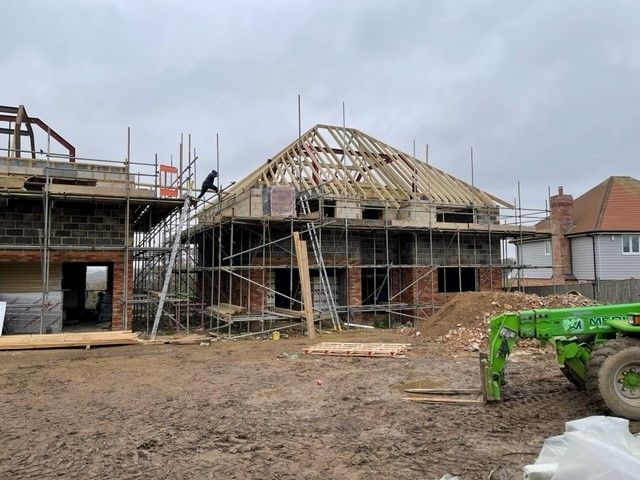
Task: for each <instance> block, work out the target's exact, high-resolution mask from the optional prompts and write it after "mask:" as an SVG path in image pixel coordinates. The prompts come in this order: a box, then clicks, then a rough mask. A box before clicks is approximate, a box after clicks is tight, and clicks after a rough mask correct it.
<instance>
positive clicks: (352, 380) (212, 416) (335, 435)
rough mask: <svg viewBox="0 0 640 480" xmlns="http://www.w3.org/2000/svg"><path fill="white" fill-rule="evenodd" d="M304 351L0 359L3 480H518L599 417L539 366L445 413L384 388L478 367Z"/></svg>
mask: <svg viewBox="0 0 640 480" xmlns="http://www.w3.org/2000/svg"><path fill="white" fill-rule="evenodd" d="M321 339H322V340H324V341H362V342H377V341H388V342H396V343H398V342H403V343H404V342H411V341H412V339H411V338H407V337H406V336H401V335H399V334H397V333H395V332H393V331H377V330H376V331H366V332H354V333H346V334H330V335H325V336H323V337H322V338H321ZM307 344H308V342H307V340H306V339H304V338H296V339H288V340H280V341H272V340H262V341H256V340H243V341H227V342H217V343H214V344H212V345H211V346H199V345H190V346H187V345H154V346H151V345H140V346H128V347H107V348H94V349H91V350H47V351H20V352H0V382H1V385H0V404H1V405H2V407H1V408H2V410H1V413H0V431H1V434H0V445H1V446H2V448H1V449H0V478H83V479H86V478H101V479H102V478H111V479H113V478H115V479H120V478H122V479H124V478H127V479H129V478H144V479H147V478H152V479H155V478H158V479H164V478H166V479H173V478H176V479H182V478H185V479H187V478H188V479H199V478H215V479H322V480H328V479H334V478H335V479H354V480H355V479H371V478H378V479H387V478H389V479H391V478H393V479H439V478H440V477H441V476H442V475H444V474H445V473H451V474H457V475H460V477H461V478H462V479H486V478H488V476H489V475H490V472H492V471H493V470H495V472H494V473H493V474H492V478H494V479H500V478H522V474H521V467H522V465H524V464H525V463H530V462H532V461H533V460H534V459H535V457H536V455H537V453H538V451H539V449H540V446H541V444H542V441H543V440H544V439H545V438H546V437H549V436H551V435H556V434H559V433H561V432H562V431H563V429H564V422H566V421H568V420H572V419H576V418H579V417H582V416H586V415H590V414H595V413H599V412H595V411H593V410H592V408H591V407H590V406H589V403H588V400H587V398H586V396H585V394H584V393H583V392H579V391H577V390H575V389H574V388H573V387H572V386H571V385H570V384H569V382H567V381H566V380H565V379H564V377H562V375H561V373H560V372H559V370H558V369H557V368H556V367H555V365H554V361H553V356H552V353H551V352H543V353H541V352H540V351H539V350H538V351H534V352H523V353H520V354H515V355H514V356H513V357H512V361H511V363H510V366H509V369H508V374H509V375H508V385H507V386H506V387H505V391H504V393H505V397H506V398H505V400H504V401H502V402H499V403H495V404H489V405H472V406H457V405H433V404H421V403H414V402H409V401H406V400H403V394H402V392H401V391H400V389H398V388H397V386H398V385H399V384H402V383H405V382H412V381H424V382H425V384H429V385H433V386H436V387H440V386H442V387H448V386H451V387H472V386H477V385H478V384H479V376H478V373H477V368H478V367H477V362H478V360H477V353H470V352H448V351H447V346H446V345H442V344H437V343H430V342H427V343H424V342H420V343H419V344H416V345H415V346H414V347H413V348H412V350H411V352H409V354H408V356H407V358H403V359H381V358H343V357H318V356H311V355H302V353H301V350H302V348H303V347H304V346H305V345H307ZM283 352H287V353H289V354H291V353H299V354H300V355H299V357H298V358H295V355H294V356H293V357H291V356H288V357H286V358H278V356H279V355H280V354H282V353H283ZM318 380H320V382H318ZM319 383H321V384H319ZM638 430H640V424H638V423H633V424H632V431H634V432H636V431H638Z"/></svg>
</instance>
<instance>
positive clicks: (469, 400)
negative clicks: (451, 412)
mask: <svg viewBox="0 0 640 480" xmlns="http://www.w3.org/2000/svg"><path fill="white" fill-rule="evenodd" d="M404 399H405V400H411V401H412V402H422V403H452V404H458V405H477V404H481V403H484V400H483V399H482V397H469V396H466V397H452V396H451V395H446V396H444V395H442V396H440V395H420V396H417V397H404Z"/></svg>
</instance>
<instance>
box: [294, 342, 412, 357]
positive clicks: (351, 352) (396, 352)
mask: <svg viewBox="0 0 640 480" xmlns="http://www.w3.org/2000/svg"><path fill="white" fill-rule="evenodd" d="M409 348H410V345H409V344H407V343H336V342H322V343H319V344H318V345H313V346H311V347H308V348H305V349H303V350H302V351H303V352H304V353H306V354H309V355H329V356H339V357H400V358H402V357H404V354H405V353H406V352H407V350H409Z"/></svg>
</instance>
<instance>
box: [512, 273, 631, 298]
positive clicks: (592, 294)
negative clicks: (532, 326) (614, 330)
mask: <svg viewBox="0 0 640 480" xmlns="http://www.w3.org/2000/svg"><path fill="white" fill-rule="evenodd" d="M524 291H525V292H526V293H535V294H536V295H540V296H542V297H543V296H546V295H552V294H554V293H567V292H571V291H575V292H578V293H581V294H582V295H584V296H585V297H589V298H593V299H594V300H597V301H598V302H602V303H638V302H640V279H637V278H629V279H627V280H601V281H600V282H591V283H574V284H571V285H545V286H537V287H524Z"/></svg>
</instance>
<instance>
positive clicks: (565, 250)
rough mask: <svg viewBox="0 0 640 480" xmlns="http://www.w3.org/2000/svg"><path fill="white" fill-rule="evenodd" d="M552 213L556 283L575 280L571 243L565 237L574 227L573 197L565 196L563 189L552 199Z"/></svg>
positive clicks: (552, 247) (552, 243) (560, 188)
mask: <svg viewBox="0 0 640 480" xmlns="http://www.w3.org/2000/svg"><path fill="white" fill-rule="evenodd" d="M550 211H551V254H552V255H553V276H554V278H555V279H556V281H560V282H564V281H565V280H571V279H573V278H574V277H573V273H572V272H573V270H572V265H571V243H570V241H569V239H568V238H567V237H566V236H565V235H566V233H567V232H569V230H570V229H571V228H572V227H573V197H572V196H571V195H565V194H564V191H563V189H562V187H559V188H558V195H554V196H552V197H551V198H550Z"/></svg>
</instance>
